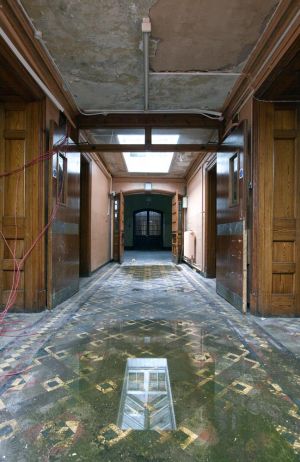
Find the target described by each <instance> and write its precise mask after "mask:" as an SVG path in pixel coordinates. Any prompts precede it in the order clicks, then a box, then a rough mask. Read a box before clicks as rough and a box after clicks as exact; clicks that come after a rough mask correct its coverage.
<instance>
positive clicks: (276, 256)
mask: <svg viewBox="0 0 300 462" xmlns="http://www.w3.org/2000/svg"><path fill="white" fill-rule="evenodd" d="M294 261H295V243H294V242H273V262H281V263H292V262H294Z"/></svg>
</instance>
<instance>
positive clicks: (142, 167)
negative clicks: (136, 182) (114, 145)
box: [118, 134, 179, 173]
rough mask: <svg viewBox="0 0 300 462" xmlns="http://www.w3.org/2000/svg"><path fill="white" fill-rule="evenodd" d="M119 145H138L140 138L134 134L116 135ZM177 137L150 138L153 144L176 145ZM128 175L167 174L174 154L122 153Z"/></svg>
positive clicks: (156, 136)
mask: <svg viewBox="0 0 300 462" xmlns="http://www.w3.org/2000/svg"><path fill="white" fill-rule="evenodd" d="M118 140H119V143H120V144H140V143H141V136H140V135H134V134H124V135H118ZM178 140H179V135H176V134H165V135H164V134H158V135H153V136H152V143H153V144H177V143H178ZM123 156H124V160H125V163H126V167H127V170H128V172H130V173H168V172H169V170H170V166H171V163H172V159H173V156H174V152H123Z"/></svg>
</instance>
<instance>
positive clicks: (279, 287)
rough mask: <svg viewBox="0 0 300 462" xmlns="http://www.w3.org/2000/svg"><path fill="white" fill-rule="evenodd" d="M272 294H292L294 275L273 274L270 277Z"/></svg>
mask: <svg viewBox="0 0 300 462" xmlns="http://www.w3.org/2000/svg"><path fill="white" fill-rule="evenodd" d="M272 293H273V294H293V293H294V275H293V274H273V277H272Z"/></svg>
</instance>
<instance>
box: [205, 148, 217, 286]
mask: <svg viewBox="0 0 300 462" xmlns="http://www.w3.org/2000/svg"><path fill="white" fill-rule="evenodd" d="M212 175H214V182H215V184H214V186H213V185H212ZM212 187H214V194H213V191H212ZM205 191H206V199H205V215H206V220H205V235H206V238H205V276H206V277H208V278H215V277H216V252H217V248H216V243H217V242H216V240H217V207H216V200H217V158H216V157H214V159H213V160H212V161H211V162H210V163H209V164H208V165H207V167H206V170H205ZM212 200H214V201H215V204H213V203H212ZM212 206H213V210H212V213H211V212H210V211H211V208H212ZM213 227H214V228H215V231H214V232H213V229H212V228H213ZM211 251H213V252H214V256H213V257H212V256H211Z"/></svg>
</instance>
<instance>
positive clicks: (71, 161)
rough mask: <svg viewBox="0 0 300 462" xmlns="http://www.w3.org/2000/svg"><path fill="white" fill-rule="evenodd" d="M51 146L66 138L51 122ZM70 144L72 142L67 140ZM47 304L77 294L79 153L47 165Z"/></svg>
mask: <svg viewBox="0 0 300 462" xmlns="http://www.w3.org/2000/svg"><path fill="white" fill-rule="evenodd" d="M50 132H51V133H50V146H51V147H53V146H55V144H57V143H58V141H59V140H61V139H62V137H64V136H65V135H66V132H67V128H66V125H65V123H64V122H62V124H61V125H60V126H58V125H57V124H56V123H54V121H52V122H51V131H50ZM69 141H70V142H71V143H73V140H71V139H70V140H69ZM48 192H49V199H48V201H49V202H48V204H49V208H48V219H50V216H51V214H52V211H53V210H54V209H55V208H57V210H56V215H55V219H54V221H53V223H52V226H51V228H50V229H49V232H48V248H47V250H48V277H47V289H48V290H47V304H48V307H49V308H53V307H55V306H56V305H58V304H60V303H62V302H63V301H65V300H66V299H67V298H69V297H71V296H72V295H74V294H75V293H76V292H77V291H78V290H79V227H80V153H79V152H76V151H75V150H74V151H73V152H68V153H65V152H60V153H57V154H55V155H54V156H53V157H52V159H51V161H50V162H49V191H48Z"/></svg>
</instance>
